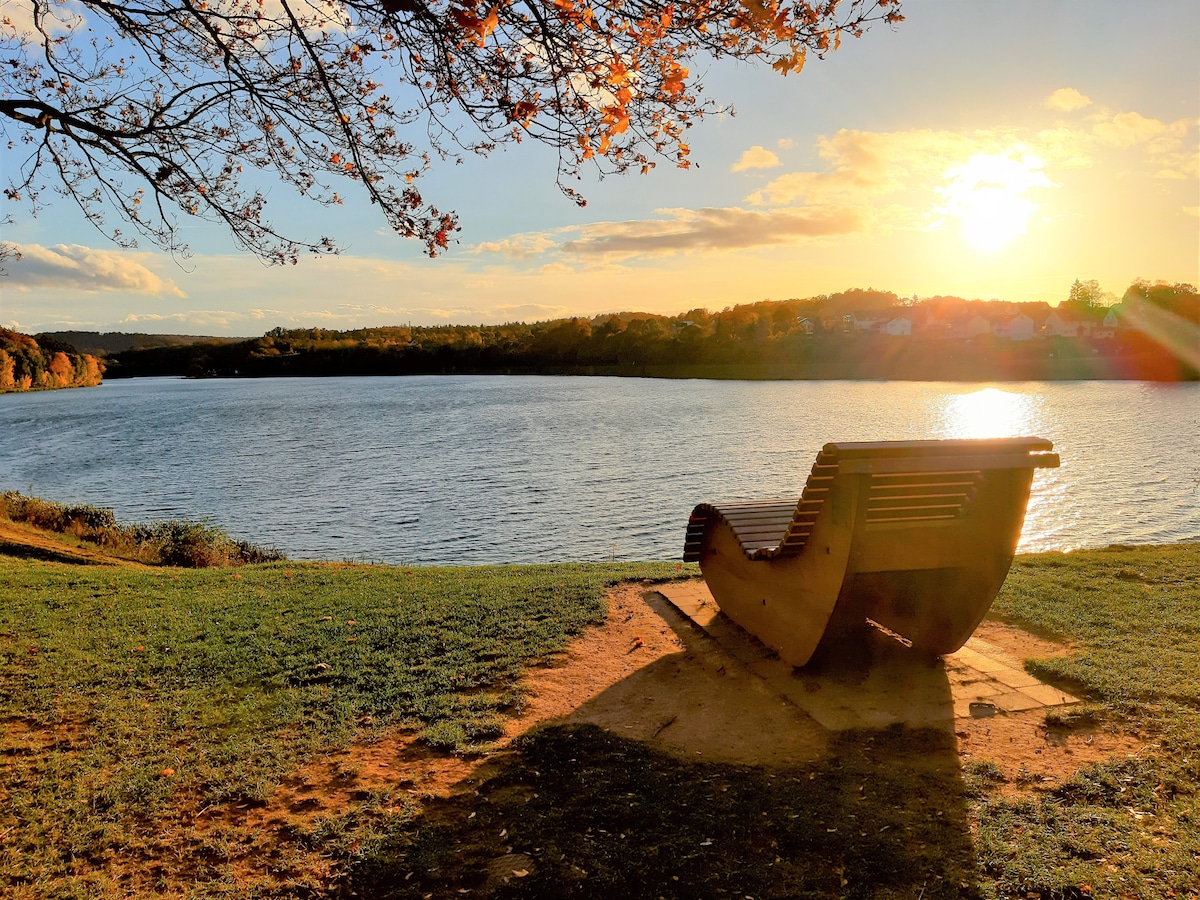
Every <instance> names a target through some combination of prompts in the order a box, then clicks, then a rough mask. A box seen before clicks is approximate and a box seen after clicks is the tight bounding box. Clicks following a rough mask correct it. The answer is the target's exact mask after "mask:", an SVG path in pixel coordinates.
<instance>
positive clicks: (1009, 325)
mask: <svg viewBox="0 0 1200 900" xmlns="http://www.w3.org/2000/svg"><path fill="white" fill-rule="evenodd" d="M1003 328H1004V335H1003V336H1004V337H1007V338H1008V339H1009V340H1010V341H1028V340H1031V339H1032V338H1033V332H1034V330H1035V329H1034V325H1033V319H1031V318H1029V316H1027V315H1025V313H1017V314H1016V315H1015V316H1013V317H1012V318H1011V319H1009V320H1008V321H1007V322H1005V323H1004V325H1003ZM997 334H999V331H997Z"/></svg>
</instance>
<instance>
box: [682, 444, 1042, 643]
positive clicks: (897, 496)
mask: <svg viewBox="0 0 1200 900" xmlns="http://www.w3.org/2000/svg"><path fill="white" fill-rule="evenodd" d="M1052 449H1053V445H1052V444H1051V443H1050V442H1049V441H1047V440H1044V439H1042V438H1036V437H1030V438H997V439H993V440H946V441H881V442H875V443H836V444H826V445H825V447H824V449H822V450H821V452H820V453H819V454H817V460H816V462H815V463H814V464H813V467H812V472H811V474H810V475H809V476H808V481H807V483H806V484H805V486H804V491H803V493H802V494H801V495H800V499H799V500H798V501H797V500H796V499H793V498H788V499H783V500H762V501H757V502H736V503H701V504H700V505H699V506H697V507H696V509H695V511H693V513H692V515H691V518H690V519H689V521H688V528H687V538H686V541H685V544H684V551H683V558H684V560H685V561H688V562H699V563H700V571H701V572H702V573H703V574H704V578H705V581H707V582H708V586H709V589H710V590H711V591H712V595H713V598H714V599H715V600H716V601H717V604H718V605H719V606H720V607H721V610H722V612H724V613H725V614H726V615H728V616H729V617H730V618H731V619H733V620H734V621H735V622H737V623H738V624H739V625H740V626H741V627H742V628H744V629H746V630H747V631H749V632H750V633H751V634H753V635H754V636H755V637H757V638H758V639H759V640H761V641H762V642H763V643H765V644H766V645H767V646H769V647H771V648H772V649H774V650H776V651H777V652H778V653H779V655H780V657H781V658H783V659H784V660H786V661H787V662H789V663H791V664H792V665H796V666H802V665H804V664H806V663H807V662H808V661H809V660H810V659H811V658H812V656H813V654H814V653H815V652H816V650H817V648H818V645H822V640H823V639H824V645H823V646H825V647H829V648H831V649H833V650H835V649H836V647H837V645H838V643H839V642H840V641H845V640H847V639H850V638H851V636H852V635H853V634H854V633H855V632H856V631H858V630H859V629H862V628H865V627H867V620H868V619H870V620H871V621H872V622H875V623H877V624H879V625H882V626H884V627H885V628H887V629H889V630H891V631H892V632H894V633H896V634H898V635H900V636H902V637H904V638H905V639H907V640H909V641H911V642H912V644H913V646H914V647H917V648H919V649H921V650H924V651H926V652H929V653H934V654H942V653H952V652H953V651H955V650H957V649H958V648H959V647H961V646H962V645H963V644H964V643H966V641H967V638H969V637H970V636H971V633H972V632H973V631H974V630H975V628H976V626H978V625H979V623H980V621H981V620H982V619H983V617H984V615H985V614H986V613H987V610H988V607H990V606H991V604H992V601H993V600H994V599H995V598H996V594H997V593H999V591H1000V586H1001V584H1003V582H1004V578H1005V576H1006V575H1007V574H1008V568H1009V566H1010V565H1011V564H1012V559H1013V554H1014V553H1015V552H1016V547H1017V541H1018V539H1019V538H1020V536H1021V526H1022V524H1023V523H1024V520H1025V507H1026V505H1027V503H1028V502H1029V489H1030V485H1031V484H1032V481H1033V470H1034V469H1035V468H1045V467H1055V466H1057V465H1058V455H1057V454H1056V453H1051V452H1050V451H1051V450H1052Z"/></svg>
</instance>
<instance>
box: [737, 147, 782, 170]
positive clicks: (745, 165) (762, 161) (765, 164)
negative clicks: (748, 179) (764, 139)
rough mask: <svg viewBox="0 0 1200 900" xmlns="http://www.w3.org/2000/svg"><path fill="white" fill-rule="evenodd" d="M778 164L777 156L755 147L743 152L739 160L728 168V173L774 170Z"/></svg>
mask: <svg viewBox="0 0 1200 900" xmlns="http://www.w3.org/2000/svg"><path fill="white" fill-rule="evenodd" d="M779 164H780V163H779V157H778V156H776V155H775V154H774V153H772V152H771V151H770V150H765V149H763V148H762V147H759V146H757V145H755V146H753V147H751V148H750V149H749V150H746V151H744V152H743V153H742V155H741V158H740V159H738V161H737V162H735V163H734V164H733V165H732V166H730V167H729V171H730V172H746V171H749V170H750V169H774V168H775V167H776V166H778V165H779Z"/></svg>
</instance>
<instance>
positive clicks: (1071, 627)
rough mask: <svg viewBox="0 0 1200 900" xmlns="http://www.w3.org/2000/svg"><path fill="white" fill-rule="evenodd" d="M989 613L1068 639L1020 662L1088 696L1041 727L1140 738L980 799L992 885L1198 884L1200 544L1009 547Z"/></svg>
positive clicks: (1136, 893)
mask: <svg viewBox="0 0 1200 900" xmlns="http://www.w3.org/2000/svg"><path fill="white" fill-rule="evenodd" d="M992 612H993V614H994V615H997V616H1000V617H1003V618H1005V619H1007V620H1009V621H1012V622H1015V623H1018V624H1022V625H1026V626H1029V627H1032V628H1034V629H1037V630H1040V631H1043V632H1049V633H1052V634H1057V635H1060V636H1062V637H1065V638H1067V639H1069V640H1070V641H1072V642H1073V643H1075V644H1076V646H1077V652H1076V653H1074V654H1072V655H1070V656H1066V657H1060V658H1053V659H1044V660H1034V661H1031V662H1030V663H1028V664H1027V668H1028V669H1029V670H1030V671H1031V672H1032V673H1033V674H1035V675H1037V676H1038V677H1039V678H1043V679H1045V680H1048V681H1051V682H1053V681H1059V682H1060V683H1062V684H1064V685H1065V686H1070V687H1073V688H1076V689H1080V690H1082V691H1083V692H1084V693H1085V694H1086V695H1087V696H1088V697H1089V698H1090V700H1091V702H1090V703H1088V704H1086V705H1085V706H1084V707H1083V708H1081V709H1080V710H1078V711H1075V712H1074V713H1072V712H1070V711H1063V712H1055V713H1052V714H1049V715H1048V716H1047V723H1048V724H1049V725H1051V726H1052V727H1054V726H1057V727H1072V726H1074V725H1077V724H1089V723H1092V722H1095V721H1097V720H1100V721H1107V722H1108V723H1110V724H1112V725H1118V726H1120V727H1123V728H1125V729H1127V730H1131V731H1135V732H1139V733H1140V734H1141V735H1142V736H1143V737H1144V738H1145V739H1146V741H1147V746H1146V748H1145V749H1144V750H1143V751H1142V752H1141V753H1139V754H1138V755H1137V756H1136V757H1134V758H1130V759H1125V758H1120V759H1113V760H1109V761H1103V762H1100V763H1098V764H1095V765H1090V766H1086V767H1084V768H1083V769H1081V770H1080V771H1079V772H1077V773H1076V774H1075V776H1074V777H1073V778H1072V779H1070V780H1069V781H1068V782H1067V783H1066V784H1063V785H1061V786H1059V787H1056V788H1054V789H1053V790H1050V791H1048V792H1036V793H1034V794H1033V795H1032V796H1030V797H1027V798H1023V799H1020V800H1015V801H1010V800H1003V799H998V798H991V799H989V798H984V799H983V800H981V801H980V803H979V808H978V810H977V815H978V818H979V829H978V838H977V843H978V847H977V852H978V855H979V860H980V866H981V869H982V871H983V873H984V875H985V877H986V883H987V884H988V885H989V892H990V893H991V895H993V896H1002V897H1021V896H1027V895H1029V894H1034V895H1036V896H1039V897H1071V896H1081V895H1086V894H1085V893H1084V892H1082V891H1081V889H1080V886H1084V885H1086V886H1088V887H1089V888H1091V890H1090V892H1087V894H1090V895H1091V896H1095V897H1116V898H1139V900H1142V898H1144V900H1151V898H1154V900H1158V898H1164V897H1195V896H1197V895H1198V894H1200V544H1189V545H1184V546H1176V547H1144V548H1113V549H1109V550H1100V551H1088V552H1075V553H1069V554H1060V553H1046V554H1039V555H1036V556H1024V557H1019V558H1018V559H1017V560H1016V562H1015V563H1014V564H1013V567H1012V570H1011V572H1010V573H1009V577H1008V580H1007V581H1006V582H1005V585H1004V589H1003V590H1002V591H1001V594H1000V597H999V598H998V599H997V601H996V604H995V605H994V606H993V609H992Z"/></svg>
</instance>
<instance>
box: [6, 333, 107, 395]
mask: <svg viewBox="0 0 1200 900" xmlns="http://www.w3.org/2000/svg"><path fill="white" fill-rule="evenodd" d="M103 373H104V364H103V362H102V361H101V360H99V359H97V358H96V357H95V356H93V355H91V354H87V353H80V352H79V351H78V350H76V349H75V347H73V346H71V345H69V344H66V343H64V342H63V341H60V340H56V339H55V338H52V337H47V336H42V337H39V338H36V339H35V338H31V337H30V336H29V335H27V334H21V333H19V332H16V331H10V330H9V329H7V328H0V393H8V392H12V391H38V390H53V389H55V388H67V387H92V386H94V385H97V384H99V383H100V379H101V376H102V375H103Z"/></svg>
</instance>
